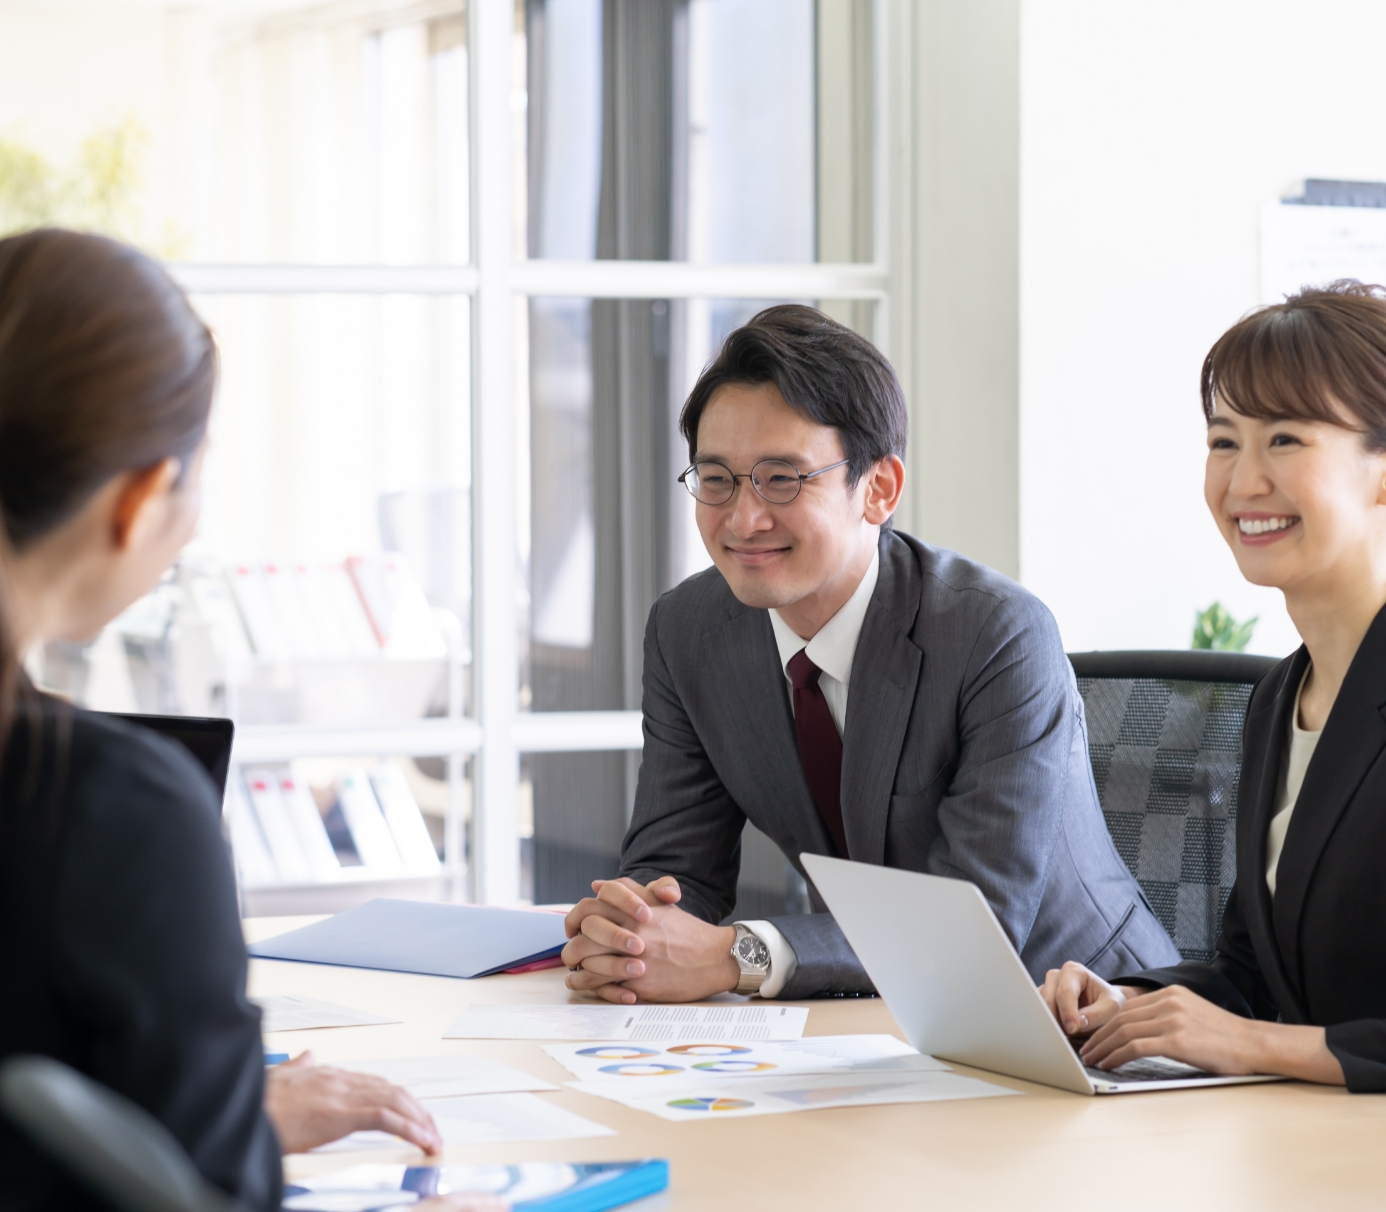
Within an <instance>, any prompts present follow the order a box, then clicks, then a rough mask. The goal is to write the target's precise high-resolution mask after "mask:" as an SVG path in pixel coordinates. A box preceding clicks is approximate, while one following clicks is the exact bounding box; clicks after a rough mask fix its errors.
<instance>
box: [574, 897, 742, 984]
mask: <svg viewBox="0 0 1386 1212" xmlns="http://www.w3.org/2000/svg"><path fill="white" fill-rule="evenodd" d="M592 892H593V895H592V896H590V897H587V898H585V899H584V900H582V901H579V902H578V904H577V905H576V906H575V907H574V908H573V910H572V912H570V913H569V914H568V916H567V919H566V922H565V924H566V926H567V930H568V939H569V942H568V945H567V946H566V947H564V948H563V962H564V964H566V965H567V966H568V968H569V973H568V988H569V989H572V990H575V991H577V992H579V993H593V994H596V996H598V997H601V998H604V999H606V1000H607V1001H609V1002H616V1003H618V1004H620V1005H627V1006H628V1005H631V1004H633V1003H634V1002H635V1000H636V999H637V998H643V999H644V1000H645V1001H649V1002H696V1001H700V1000H701V999H702V998H705V997H711V996H712V995H713V994H715V993H726V992H728V991H729V990H732V989H735V988H736V986H737V983H738V982H739V980H740V979H741V969H740V967H739V966H738V965H737V962H736V960H735V959H734V958H732V954H731V949H732V944H733V943H734V942H735V941H736V930H735V929H734V928H733V927H731V926H714V925H711V924H709V923H708V922H705V921H703V920H702V919H701V918H697V917H694V916H693V915H692V914H691V913H687V912H685V911H684V910H682V909H680V908H679V907H678V902H679V900H680V899H681V897H682V895H683V893H682V890H681V889H680V888H679V882H678V880H676V879H674V878H673V876H669V875H666V876H661V877H660V878H659V879H657V880H652V881H651V882H650V883H649V884H644V885H642V884H638V883H636V882H635V881H634V880H631V879H618V880H593V881H592Z"/></svg>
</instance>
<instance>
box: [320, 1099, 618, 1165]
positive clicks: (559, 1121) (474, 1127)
mask: <svg viewBox="0 0 1386 1212" xmlns="http://www.w3.org/2000/svg"><path fill="white" fill-rule="evenodd" d="M428 1110H429V1113H430V1114H431V1115H432V1116H433V1122H434V1123H435V1124H437V1125H438V1131H439V1133H440V1134H441V1135H442V1138H443V1144H445V1145H499V1144H504V1143H507V1142H509V1141H521V1140H574V1139H577V1138H578V1137H583V1136H615V1135H616V1133H615V1132H614V1131H613V1130H612V1129H611V1128H608V1127H606V1125H605V1124H599V1123H595V1122H594V1121H592V1120H590V1119H583V1117H582V1116H580V1115H574V1114H573V1113H572V1112H571V1111H565V1110H563V1108H562V1107H555V1106H554V1105H553V1104H552V1103H546V1102H545V1101H544V1100H543V1099H542V1098H536V1097H535V1096H534V1095H533V1094H474V1095H471V1096H470V1097H468V1098H439V1099H434V1100H433V1101H432V1102H430V1103H429V1104H428ZM413 1147H414V1146H413V1145H411V1144H409V1143H408V1142H407V1141H404V1140H401V1139H400V1138H399V1137H398V1136H391V1135H390V1134H389V1133H388V1132H353V1133H352V1134H351V1135H350V1136H344V1137H343V1138H342V1139H341V1140H338V1141H333V1142H332V1143H331V1144H330V1145H322V1146H321V1147H319V1148H317V1149H314V1150H313V1152H314V1153H350V1152H355V1151H358V1150H363V1149H412V1148H413Z"/></svg>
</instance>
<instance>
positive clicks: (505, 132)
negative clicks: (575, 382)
mask: <svg viewBox="0 0 1386 1212" xmlns="http://www.w3.org/2000/svg"><path fill="white" fill-rule="evenodd" d="M470 9H471V14H472V17H471V34H472V39H471V45H472V55H471V59H472V68H473V70H472V79H473V81H474V92H473V98H474V101H473V106H472V115H473V119H472V120H473V123H474V127H473V130H474V132H475V136H474V139H473V142H472V146H473V148H474V149H475V155H476V160H475V171H474V175H473V181H474V183H475V184H474V186H473V188H474V191H475V205H474V207H473V214H474V215H475V216H476V238H475V241H474V243H473V248H474V249H475V257H476V265H477V271H478V281H477V294H476V309H475V317H476V318H475V323H474V327H473V332H474V336H475V348H474V353H475V357H474V362H473V364H474V366H475V367H476V370H475V374H476V385H477V391H476V397H475V399H476V405H475V408H474V410H473V415H474V417H475V421H474V424H475V426H476V440H475V446H474V449H475V451H476V455H475V458H476V467H475V477H474V479H473V485H474V488H473V492H474V494H475V498H474V499H475V518H476V523H475V524H476V545H475V551H476V564H475V577H476V582H475V584H476V590H475V602H476V637H475V638H476V667H475V677H476V703H477V715H478V717H479V719H480V722H481V728H482V741H481V751H480V753H478V754H477V756H476V765H475V770H474V780H475V782H474V788H475V792H476V794H475V798H474V801H473V805H474V807H473V815H472V839H473V840H472V845H473V852H472V871H473V879H474V885H473V893H474V895H475V897H476V899H477V900H478V901H479V902H482V903H486V904H505V903H508V902H512V901H515V900H516V899H518V897H519V894H520V848H519V840H518V833H517V829H516V800H517V797H518V794H519V773H520V772H519V761H518V756H517V754H516V750H515V736H514V728H515V714H516V710H517V706H518V704H517V696H518V692H517V686H518V665H517V659H518V658H517V652H516V635H515V618H516V600H517V589H518V586H517V584H516V579H517V578H516V556H515V553H516V539H515V457H516V451H515V407H516V402H515V396H514V373H513V371H514V368H513V365H512V349H513V342H512V332H511V329H512V327H513V314H514V313H513V309H514V300H513V297H512V295H511V255H512V252H511V250H512V248H513V246H514V233H513V223H514V215H513V211H512V197H511V171H512V165H511V146H510V136H511V126H512V121H511V103H512V102H511V87H512V86H511V75H510V61H511V52H512V40H513V37H514V33H513V22H514V12H515V8H514V4H513V3H512V0H473V3H472V4H471V5H470Z"/></svg>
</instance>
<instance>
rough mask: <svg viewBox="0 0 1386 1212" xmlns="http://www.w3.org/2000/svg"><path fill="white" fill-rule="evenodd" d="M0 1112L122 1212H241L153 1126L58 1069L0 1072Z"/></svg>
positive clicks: (27, 1066)
mask: <svg viewBox="0 0 1386 1212" xmlns="http://www.w3.org/2000/svg"><path fill="white" fill-rule="evenodd" d="M0 1110H3V1111H4V1113H5V1116H6V1118H7V1119H9V1121H10V1122H11V1123H12V1124H14V1126H15V1127H17V1128H18V1129H19V1130H20V1131H21V1132H23V1133H24V1134H25V1135H26V1136H28V1137H29V1138H30V1139H31V1140H32V1141H33V1142H34V1143H35V1144H36V1145H38V1147H39V1148H40V1149H42V1150H43V1151H44V1152H45V1153H46V1154H48V1156H49V1157H51V1158H52V1159H53V1160H54V1161H55V1162H57V1163H58V1164H59V1165H60V1166H61V1167H62V1168H63V1169H64V1170H65V1171H67V1173H69V1174H71V1175H72V1176H73V1177H74V1178H76V1179H78V1180H79V1181H80V1182H81V1183H82V1184H83V1185H84V1186H86V1187H87V1188H88V1189H89V1190H91V1191H93V1192H95V1193H96V1194H97V1195H99V1196H100V1197H101V1198H102V1199H103V1200H105V1202H107V1203H109V1204H110V1205H112V1206H113V1207H115V1208H119V1209H121V1212H245V1209H244V1205H242V1204H240V1203H238V1202H236V1201H235V1200H233V1199H231V1198H230V1197H229V1196H227V1195H225V1194H223V1193H222V1192H221V1191H219V1190H217V1188H215V1187H213V1186H212V1185H211V1184H210V1183H208V1182H207V1181H206V1180H205V1179H204V1178H203V1177H202V1175H201V1174H199V1173H198V1172H197V1169H196V1168H195V1167H194V1166H193V1164H192V1161H191V1160H190V1159H189V1158H188V1155H187V1154H186V1153H185V1152H184V1151H183V1148H182V1146H181V1145H179V1143H178V1142H177V1141H176V1140H174V1138H173V1135H172V1133H170V1132H169V1130H168V1129H167V1128H165V1127H164V1126H163V1124H161V1123H160V1122H159V1121H158V1120H157V1119H155V1118H154V1117H153V1116H152V1115H150V1114H149V1113H148V1112H147V1111H145V1110H144V1109H143V1108H141V1107H137V1106H136V1105H135V1104H134V1103H132V1102H131V1101H130V1100H129V1099H127V1098H123V1097H122V1096H121V1095H119V1094H117V1093H115V1091H113V1090H108V1089H106V1087H105V1086H102V1085H100V1084H99V1083H98V1082H94V1081H92V1080H91V1078H89V1077H85V1076H83V1075H82V1074H80V1073H78V1072H77V1071H76V1070H75V1069H71V1068H69V1067H68V1066H67V1065H64V1064H62V1063H61V1062H60V1061H56V1060H53V1059H51V1058H50V1057H46V1056H14V1057H11V1058H10V1059H9V1060H7V1061H5V1063H4V1064H3V1065H0Z"/></svg>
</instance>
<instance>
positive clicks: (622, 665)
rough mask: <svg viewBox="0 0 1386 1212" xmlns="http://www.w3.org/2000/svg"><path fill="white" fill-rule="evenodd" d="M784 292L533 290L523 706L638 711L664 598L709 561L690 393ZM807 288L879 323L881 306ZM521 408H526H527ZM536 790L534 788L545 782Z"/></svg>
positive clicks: (827, 303) (864, 329)
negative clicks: (683, 430) (654, 609)
mask: <svg viewBox="0 0 1386 1212" xmlns="http://www.w3.org/2000/svg"><path fill="white" fill-rule="evenodd" d="M790 301H791V300H776V299H673V300H663V299H653V300H651V299H595V300H594V299H559V298H535V299H530V300H529V302H528V307H527V309H525V310H523V311H522V312H521V314H520V320H521V325H522V327H523V325H524V324H525V323H526V322H527V325H528V360H527V369H528V390H529V409H528V413H527V417H528V423H529V432H528V446H529V453H530V459H529V478H528V483H527V484H524V483H522V484H521V486H520V487H521V491H522V493H523V494H524V499H523V500H522V501H521V502H520V508H519V513H520V518H521V526H520V553H519V555H520V561H521V566H522V567H523V568H524V569H525V572H526V576H527V584H528V589H529V609H528V613H527V617H526V618H523V619H522V620H521V637H520V652H521V670H520V684H521V691H520V702H521V706H522V707H524V708H528V709H531V710H534V711H593V710H638V709H639V707H640V677H641V665H642V659H643V657H642V647H643V637H644V628H645V620H646V618H647V616H648V614H649V611H650V607H651V606H652V605H653V604H654V601H655V599H656V598H657V597H658V596H659V595H660V594H661V593H663V592H665V591H666V590H667V589H670V588H672V587H673V586H674V585H677V584H678V583H679V582H680V581H682V580H683V579H684V578H685V577H688V576H691V575H692V574H693V573H695V572H698V571H699V570H701V569H703V568H706V567H707V566H708V564H709V563H710V561H709V559H708V556H707V552H706V550H705V549H704V547H703V543H702V539H701V538H700V536H699V534H698V530H697V526H696V523H695V520H694V510H693V501H692V498H691V497H690V496H689V495H688V493H687V492H686V491H685V490H684V489H683V487H682V486H681V485H680V484H679V483H678V482H677V477H678V475H679V473H680V472H681V471H682V470H683V468H684V467H685V466H686V465H687V463H688V447H687V444H686V443H685V442H684V440H683V437H682V436H681V435H680V433H679V430H678V416H679V412H680V410H681V409H682V407H683V402H684V400H685V399H686V398H687V396H688V393H689V391H690V390H692V387H693V384H694V383H695V382H696V381H697V377H698V374H699V373H700V372H701V370H702V368H703V367H704V366H706V365H707V363H708V362H709V361H710V360H711V359H712V357H713V356H714V354H715V353H716V351H717V349H718V347H719V346H720V345H721V343H722V341H723V340H724V339H725V337H726V335H727V334H728V333H729V332H731V330H732V329H734V328H736V327H738V326H739V325H741V324H744V323H745V322H746V321H747V320H749V319H750V318H751V317H752V316H753V315H755V314H756V313H757V312H759V311H761V310H762V309H764V308H766V307H769V306H771V305H772V304H774V303H777V302H790ZM798 301H799V302H809V303H813V304H814V305H815V306H818V307H819V308H820V309H821V310H823V311H825V312H827V313H828V314H829V315H832V316H833V317H834V318H836V319H838V320H839V321H841V322H843V323H846V324H848V325H849V326H851V327H853V328H854V329H856V331H858V332H861V333H863V335H865V336H868V337H869V336H870V335H871V331H872V318H873V311H874V308H873V305H871V304H869V303H857V302H852V301H844V300H819V301H816V302H815V301H814V300H798ZM525 415H526V414H525V412H524V411H523V410H522V411H521V417H522V418H523V417H525ZM536 794H537V793H536Z"/></svg>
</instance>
